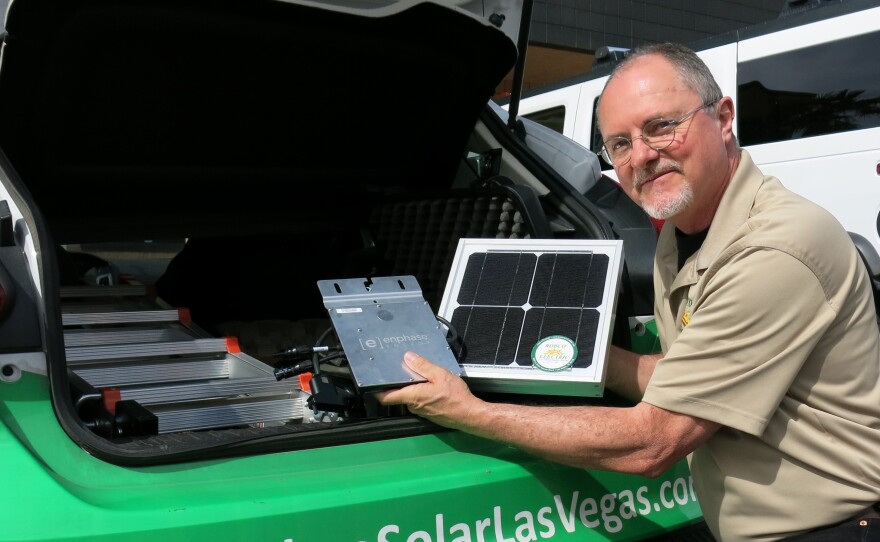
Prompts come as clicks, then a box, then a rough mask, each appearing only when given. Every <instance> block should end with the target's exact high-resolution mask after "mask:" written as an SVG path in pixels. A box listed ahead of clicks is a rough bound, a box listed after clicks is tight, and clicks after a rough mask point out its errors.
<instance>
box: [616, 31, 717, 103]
mask: <svg viewBox="0 0 880 542" xmlns="http://www.w3.org/2000/svg"><path fill="white" fill-rule="evenodd" d="M648 55H660V56H662V57H663V58H665V59H666V60H668V61H669V63H670V64H672V66H673V67H674V68H675V71H676V72H677V73H678V76H679V77H680V78H681V80H682V81H684V83H685V85H686V86H687V87H688V88H689V89H691V90H693V91H694V92H696V93H697V94H698V95H699V96H700V98H701V99H702V100H703V103H704V104H710V103H715V102H717V101H718V100H720V99H721V98H723V97H724V95H723V94H722V93H721V88H720V87H719V86H718V83H717V82H716V81H715V77H714V76H713V75H712V72H711V71H710V70H709V67H708V66H706V63H705V62H703V60H702V59H701V58H700V57H699V56H697V54H696V53H695V52H694V51H693V50H691V49H689V48H687V47H685V46H684V45H680V44H677V43H653V44H650V45H643V46H641V47H637V48H636V49H633V50H632V51H631V52H630V53H629V54H628V55H627V56H626V57H625V58H624V59H623V60H622V61H621V62H620V64H618V65H617V66H615V68H614V70H613V71H612V72H611V75H610V76H609V77H608V80H607V81H605V87H604V88H603V89H602V95H604V94H605V89H606V88H608V84H609V83H610V82H611V81H612V80H613V79H614V78H615V77H616V76H617V74H619V73H620V72H622V71H624V70H626V69H627V67H628V66H629V65H630V64H632V62H633V61H634V60H635V59H637V58H640V57H644V56H648ZM601 100H602V98H601V95H600V97H599V101H601Z"/></svg>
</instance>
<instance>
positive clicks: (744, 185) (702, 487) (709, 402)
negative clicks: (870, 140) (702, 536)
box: [643, 151, 880, 542]
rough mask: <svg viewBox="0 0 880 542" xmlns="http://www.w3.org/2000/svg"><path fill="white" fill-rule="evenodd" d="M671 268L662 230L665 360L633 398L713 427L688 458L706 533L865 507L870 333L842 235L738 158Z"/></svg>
mask: <svg viewBox="0 0 880 542" xmlns="http://www.w3.org/2000/svg"><path fill="white" fill-rule="evenodd" d="M828 181H829V185H831V184H833V182H834V179H829V180H828ZM831 189H833V186H829V190H831ZM676 261H677V248H676V243H675V232H674V228H673V226H672V224H670V223H667V224H666V227H665V228H664V229H663V231H662V233H661V236H660V241H659V245H658V248H657V256H656V261H655V269H654V287H655V291H656V299H657V302H656V305H655V315H656V317H657V326H658V330H659V333H660V340H661V345H662V348H663V352H665V357H664V358H663V359H662V360H661V361H660V362H659V363H658V364H657V368H656V370H655V371H654V375H653V377H652V378H651V381H650V383H649V385H648V388H647V390H646V392H645V395H644V398H643V400H644V401H645V402H648V403H650V404H653V405H655V406H658V407H661V408H664V409H667V410H670V411H675V412H680V413H684V414H689V415H691V416H695V417H699V418H703V419H707V420H712V421H715V422H718V423H720V424H722V425H723V427H722V428H721V429H720V430H719V431H718V432H717V433H716V434H715V435H714V436H713V437H712V438H711V439H709V441H708V442H706V443H705V444H704V445H703V446H701V447H700V448H698V449H697V450H696V451H694V453H693V454H691V457H690V464H691V471H692V473H693V477H694V485H695V487H696V488H697V493H698V495H699V499H700V505H701V507H702V509H703V514H704V516H705V519H706V521H707V523H708V525H709V527H710V528H711V529H712V531H713V532H714V534H715V536H716V537H717V538H718V539H719V540H721V541H723V542H735V541H738V540H777V539H779V538H783V537H785V536H790V535H793V534H796V533H798V532H802V531H806V530H809V529H812V528H815V527H819V526H823V525H828V524H831V523H834V522H837V521H841V520H843V519H846V518H848V517H851V516H852V515H854V514H856V513H857V512H858V511H860V510H862V509H864V508H865V507H866V506H868V505H870V504H871V503H874V502H876V501H878V500H880V334H878V329H877V323H876V320H875V315H874V305H873V297H872V292H871V287H870V284H869V281H868V276H867V273H866V271H865V268H864V266H863V265H862V262H861V260H860V257H859V255H858V253H857V252H856V250H855V247H854V245H853V243H852V241H851V240H850V238H849V236H848V234H847V233H846V231H845V230H844V229H843V227H842V226H841V225H840V224H839V223H838V222H837V220H836V219H835V218H834V217H833V216H832V215H831V214H830V213H828V212H827V211H825V210H824V209H822V208H820V207H819V206H817V205H815V204H813V203H811V202H809V201H807V200H805V199H804V198H802V197H800V196H798V195H796V194H794V193H793V192H790V191H789V190H787V189H786V188H784V187H783V186H782V184H781V183H780V182H779V180H777V179H776V178H774V177H765V176H763V174H762V173H761V172H760V170H758V169H757V168H756V167H755V165H754V163H753V162H752V159H751V157H750V156H749V155H748V152H746V151H743V154H742V159H741V161H740V164H739V168H738V169H737V171H736V173H735V175H734V177H733V179H732V181H731V183H730V185H729V187H728V189H727V191H726V193H725V194H724V196H723V198H722V200H721V203H720V206H719V208H718V212H717V214H716V215H715V219H714V221H713V223H712V226H711V227H710V229H709V232H708V234H707V236H706V240H705V242H704V243H703V246H702V247H701V248H700V250H698V251H697V253H696V254H694V255H692V256H691V257H690V259H688V261H687V262H686V263H685V265H684V267H683V268H682V270H681V272H680V273H679V272H678V271H677V269H676V267H677V264H676ZM685 322H686V324H685Z"/></svg>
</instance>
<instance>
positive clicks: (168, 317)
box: [61, 307, 180, 326]
mask: <svg viewBox="0 0 880 542" xmlns="http://www.w3.org/2000/svg"><path fill="white" fill-rule="evenodd" d="M92 308H94V307H92ZM177 321H180V311H178V310H177V309H166V310H153V311H117V310H108V311H103V312H79V311H77V312H64V313H62V314H61V323H62V324H63V325H65V326H81V325H86V324H126V323H138V322H177Z"/></svg>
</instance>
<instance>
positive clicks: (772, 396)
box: [642, 248, 835, 436]
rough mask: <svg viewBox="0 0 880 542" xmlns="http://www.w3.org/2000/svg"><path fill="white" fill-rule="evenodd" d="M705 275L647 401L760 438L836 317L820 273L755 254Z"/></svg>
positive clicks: (781, 257)
mask: <svg viewBox="0 0 880 542" xmlns="http://www.w3.org/2000/svg"><path fill="white" fill-rule="evenodd" d="M707 273H713V274H712V275H711V276H709V275H707V276H706V277H704V282H705V286H704V287H703V289H702V292H700V293H699V296H698V298H697V299H694V300H693V301H694V304H693V309H692V311H691V316H690V320H689V323H688V325H687V326H685V327H684V329H683V330H682V331H681V333H680V334H679V335H678V337H677V338H675V340H674V341H673V342H672V343H671V344H670V345H669V349H668V351H667V353H666V355H665V356H664V357H663V359H662V360H660V362H659V363H658V364H657V366H656V368H655V370H654V373H653V375H652V377H651V380H650V382H649V383H648V386H647V389H646V391H645V395H644V397H643V399H642V400H643V401H645V402H647V403H650V404H653V405H655V406H658V407H660V408H664V409H666V410H670V411H674V412H679V413H682V414H687V415H691V416H694V417H698V418H702V419H706V420H711V421H714V422H717V423H720V424H722V425H725V426H728V427H732V428H734V429H738V430H741V431H743V432H746V433H750V434H753V435H756V436H757V435H760V434H761V433H762V432H763V431H764V428H765V427H766V426H767V423H768V421H769V419H770V417H771V416H772V414H773V412H774V411H775V410H776V408H777V407H778V405H779V403H780V401H781V400H782V398H783V397H784V396H785V394H786V392H787V390H788V389H789V386H790V385H791V383H792V381H793V380H794V378H795V377H796V376H797V374H798V372H799V371H800V369H801V367H802V366H803V364H804V361H805V360H806V359H807V357H808V356H809V355H810V352H811V351H812V349H813V347H814V346H815V345H816V343H817V341H818V340H819V338H820V337H821V335H822V333H823V331H824V330H825V329H827V328H828V326H829V325H830V324H831V322H832V321H833V318H834V316H835V312H834V311H833V310H832V307H831V306H830V305H829V303H828V302H827V300H826V297H825V294H824V291H823V289H822V287H821V284H820V282H819V280H818V279H817V278H816V276H815V275H814V273H813V272H812V271H811V270H810V269H809V268H808V267H807V266H806V265H804V263H803V262H801V261H800V260H798V259H797V258H795V257H793V256H791V255H790V254H787V253H785V252H783V251H781V250H777V249H770V248H748V249H745V250H742V251H740V252H738V253H737V254H735V255H733V256H732V257H731V258H730V259H729V260H728V261H726V262H725V264H724V265H722V266H719V267H718V268H717V270H715V271H714V272H713V269H712V268H710V269H709V270H707Z"/></svg>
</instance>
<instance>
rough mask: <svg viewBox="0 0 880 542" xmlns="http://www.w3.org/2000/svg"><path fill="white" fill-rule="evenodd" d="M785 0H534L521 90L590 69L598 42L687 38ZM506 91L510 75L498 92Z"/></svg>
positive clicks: (748, 20)
mask: <svg viewBox="0 0 880 542" xmlns="http://www.w3.org/2000/svg"><path fill="white" fill-rule="evenodd" d="M786 1H787V0H535V4H534V7H533V8H532V24H531V26H530V28H529V34H530V35H529V38H530V40H529V41H530V43H529V51H528V54H527V56H526V75H525V78H524V80H523V90H525V91H528V90H531V89H535V88H540V87H542V86H544V85H547V84H551V83H553V82H555V81H559V80H561V79H565V78H567V77H571V76H575V75H579V74H581V73H584V72H586V71H589V69H590V66H592V63H593V53H594V52H595V51H596V49H598V48H599V47H602V46H612V47H625V48H627V49H631V48H633V47H636V46H638V45H640V44H643V43H650V42H659V41H675V42H680V43H691V42H694V41H697V40H699V39H702V38H706V37H710V36H714V35H718V34H722V33H724V32H727V31H730V30H735V29H737V28H742V27H745V26H750V25H753V24H757V23H761V22H764V21H769V20H772V19H776V18H777V17H778V16H779V13H780V12H781V11H782V8H783V6H784V5H785V4H786ZM509 90H510V78H508V79H506V80H505V81H504V82H503V83H502V84H501V85H500V86H499V89H498V91H499V95H503V94H504V93H505V92H508V91H509Z"/></svg>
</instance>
